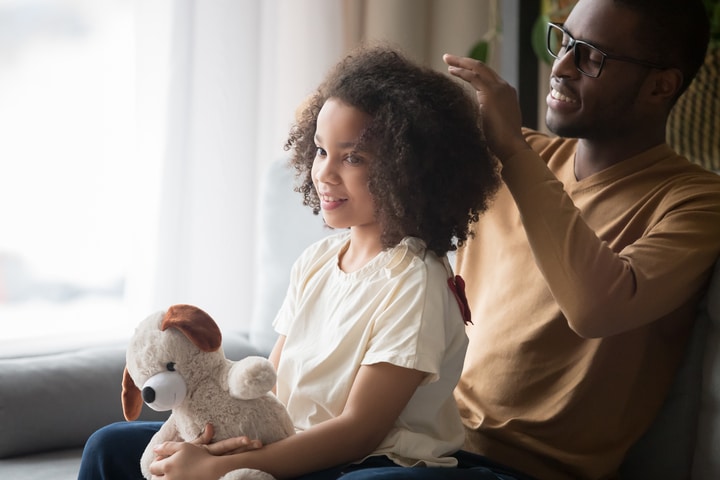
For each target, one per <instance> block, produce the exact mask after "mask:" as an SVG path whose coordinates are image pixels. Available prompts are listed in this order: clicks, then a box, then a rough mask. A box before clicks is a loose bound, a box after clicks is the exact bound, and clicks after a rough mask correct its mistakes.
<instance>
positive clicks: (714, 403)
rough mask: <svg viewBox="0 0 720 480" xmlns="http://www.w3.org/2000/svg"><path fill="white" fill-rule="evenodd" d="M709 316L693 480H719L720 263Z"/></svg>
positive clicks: (716, 267) (710, 294) (711, 295)
mask: <svg viewBox="0 0 720 480" xmlns="http://www.w3.org/2000/svg"><path fill="white" fill-rule="evenodd" d="M707 312H708V319H709V322H708V331H707V334H706V338H705V345H706V346H705V357H704V361H703V379H702V390H701V394H700V411H699V415H698V432H697V442H696V445H695V455H694V460H693V477H692V478H693V480H717V479H718V478H720V455H718V452H720V373H718V372H720V261H719V262H718V263H717V265H716V266H715V273H714V274H713V279H712V282H711V284H710V289H709V292H708V297H707Z"/></svg>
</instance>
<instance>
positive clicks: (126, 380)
mask: <svg viewBox="0 0 720 480" xmlns="http://www.w3.org/2000/svg"><path fill="white" fill-rule="evenodd" d="M142 404H143V401H142V395H141V393H140V389H139V388H138V387H137V386H136V385H135V382H133V379H132V377H130V373H129V372H128V369H127V367H125V370H123V379H122V409H123V415H124V416H125V420H130V421H132V420H135V419H137V418H138V417H139V416H140V411H141V410H142Z"/></svg>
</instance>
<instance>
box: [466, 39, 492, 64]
mask: <svg viewBox="0 0 720 480" xmlns="http://www.w3.org/2000/svg"><path fill="white" fill-rule="evenodd" d="M489 49H490V44H489V43H488V42H486V41H485V40H480V41H479V42H477V43H476V44H475V45H473V47H472V48H471V49H470V53H468V57H470V58H474V59H475V60H480V61H481V62H483V63H485V62H487V58H488V50H489Z"/></svg>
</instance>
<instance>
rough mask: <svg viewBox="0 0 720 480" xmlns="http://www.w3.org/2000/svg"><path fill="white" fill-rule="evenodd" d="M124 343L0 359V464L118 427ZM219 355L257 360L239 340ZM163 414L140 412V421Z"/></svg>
mask: <svg viewBox="0 0 720 480" xmlns="http://www.w3.org/2000/svg"><path fill="white" fill-rule="evenodd" d="M125 346H126V342H125V341H122V342H115V343H108V344H106V345H102V346H93V347H86V348H80V349H77V350H72V351H66V352H60V353H57V352H56V353H51V354H48V355H40V354H38V355H36V356H32V357H24V358H4V359H0V426H2V432H3V435H1V436H0V458H6V457H12V456H19V455H24V454H28V453H34V452H42V451H47V450H53V449H67V448H74V447H82V446H83V445H84V444H85V441H86V440H87V438H88V437H89V436H90V434H92V433H93V432H94V431H95V430H97V429H98V428H100V427H102V426H103V425H107V424H109V423H112V422H117V421H122V420H123V414H122V407H121V403H120V393H121V389H122V388H121V381H122V371H123V368H124V367H125V348H126V347H125ZM223 349H224V351H225V355H226V356H227V357H228V358H230V359H232V360H237V359H240V358H243V357H245V356H247V355H258V354H259V352H258V350H257V349H255V348H254V347H252V346H251V345H250V343H249V342H248V341H247V339H245V338H244V337H243V336H241V335H240V334H226V335H225V336H224V338H223ZM167 416H168V413H167V412H163V413H159V412H155V411H153V410H151V409H149V408H143V412H142V415H141V416H140V420H164V419H165V418H167Z"/></svg>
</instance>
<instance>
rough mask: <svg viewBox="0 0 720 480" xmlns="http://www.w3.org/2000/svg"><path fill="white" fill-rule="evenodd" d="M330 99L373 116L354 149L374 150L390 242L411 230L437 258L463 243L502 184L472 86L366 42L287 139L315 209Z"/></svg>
mask: <svg viewBox="0 0 720 480" xmlns="http://www.w3.org/2000/svg"><path fill="white" fill-rule="evenodd" d="M329 98H336V99H339V100H340V101H342V102H343V103H345V104H347V105H350V106H352V107H354V108H357V109H359V110H361V111H363V112H365V113H367V114H369V115H370V117H371V120H370V123H369V126H368V127H367V129H366V130H365V131H364V132H363V134H362V136H361V138H360V140H359V143H358V146H357V147H356V148H357V150H367V151H371V152H373V153H374V155H375V157H374V158H375V160H374V161H373V162H370V165H369V182H368V189H369V191H370V194H371V195H372V196H373V198H374V199H375V205H376V207H375V208H376V212H375V215H376V219H377V221H378V222H379V224H380V225H381V228H382V243H383V245H384V247H385V248H390V247H393V246H395V245H397V244H398V243H399V242H400V241H401V240H402V239H403V238H404V237H406V236H414V237H418V238H420V239H422V240H423V241H424V242H425V244H426V245H427V248H428V249H430V250H432V251H433V252H435V253H436V254H437V255H439V256H443V255H445V254H446V253H447V252H448V251H452V250H455V249H456V248H457V246H461V245H462V244H463V243H464V242H465V240H466V239H467V238H468V236H470V235H472V230H471V225H472V223H474V222H476V221H477V220H478V218H479V216H480V214H481V213H482V212H484V211H485V210H486V209H487V208H488V205H489V202H490V201H491V199H492V197H493V195H494V193H495V192H496V191H497V188H498V186H499V183H500V177H499V173H498V164H497V162H496V161H495V159H494V157H493V156H492V155H491V154H490V152H489V150H488V148H487V145H486V143H485V141H484V136H483V132H482V129H481V127H480V120H479V112H478V108H477V104H476V103H475V101H474V98H473V97H472V96H471V95H470V94H469V92H468V91H467V90H465V89H464V88H463V87H462V86H461V85H460V84H459V83H458V82H457V81H455V80H454V79H452V78H451V77H449V76H448V75H445V74H442V73H440V72H437V71H435V70H432V69H430V68H427V67H424V66H421V65H418V64H416V63H414V62H412V61H411V60H409V59H408V58H407V57H406V56H404V55H403V54H402V53H401V52H399V51H398V50H396V49H393V48H391V47H387V46H383V45H379V46H378V45H376V46H369V45H366V46H362V47H360V48H359V49H357V50H356V51H354V52H353V53H351V54H350V55H348V56H347V57H345V58H344V59H343V60H342V61H340V62H339V63H338V64H337V65H336V66H335V67H334V68H332V69H331V70H330V72H329V73H328V75H327V77H326V78H325V80H324V82H323V83H322V84H321V85H320V86H319V87H318V89H317V91H316V92H315V93H314V94H313V95H312V96H311V97H310V98H309V99H308V101H307V103H306V104H304V105H303V108H302V109H301V110H300V111H299V112H298V115H297V118H296V123H295V125H293V127H292V128H291V130H290V134H289V138H288V140H287V143H286V145H285V149H286V150H291V151H292V157H291V164H292V165H293V166H294V168H295V170H296V173H297V176H298V178H299V181H300V183H299V185H298V187H297V188H296V190H297V191H298V192H300V193H302V194H303V197H304V200H303V203H304V204H305V205H307V206H310V207H312V209H313V212H314V213H315V214H317V213H318V212H319V211H320V200H319V198H318V196H317V192H316V191H315V187H314V186H313V182H312V178H311V169H312V165H313V161H314V159H315V154H316V150H317V148H316V146H315V142H314V136H315V129H316V125H317V117H318V113H319V112H320V109H321V108H322V106H323V105H324V104H325V101H326V100H327V99H329Z"/></svg>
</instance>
